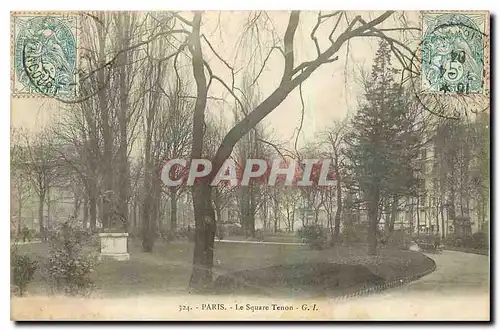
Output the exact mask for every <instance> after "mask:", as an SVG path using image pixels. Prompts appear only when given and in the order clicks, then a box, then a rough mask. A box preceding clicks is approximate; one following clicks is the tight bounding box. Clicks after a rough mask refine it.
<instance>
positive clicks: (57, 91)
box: [11, 12, 78, 97]
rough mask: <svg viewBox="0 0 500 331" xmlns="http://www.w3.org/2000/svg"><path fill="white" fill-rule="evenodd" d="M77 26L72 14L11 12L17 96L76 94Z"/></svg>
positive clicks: (15, 94)
mask: <svg viewBox="0 0 500 331" xmlns="http://www.w3.org/2000/svg"><path fill="white" fill-rule="evenodd" d="M77 26H78V16H77V15H75V14H71V13H63V12H61V13H11V27H12V31H11V33H12V35H11V38H12V40H11V52H12V69H11V70H12V72H11V81H12V86H11V88H12V94H13V96H15V97H55V96H57V97H69V96H71V95H74V93H75V89H76V84H75V80H76V72H77V44H78V37H77V36H78V35H77Z"/></svg>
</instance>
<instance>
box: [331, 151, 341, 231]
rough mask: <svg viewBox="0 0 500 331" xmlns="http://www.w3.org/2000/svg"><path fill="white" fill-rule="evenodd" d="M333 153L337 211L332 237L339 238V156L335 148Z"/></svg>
mask: <svg viewBox="0 0 500 331" xmlns="http://www.w3.org/2000/svg"><path fill="white" fill-rule="evenodd" d="M334 153H335V179H336V180H337V185H336V191H337V210H336V211H335V227H334V230H333V235H334V236H335V237H337V238H338V237H339V235H340V220H341V217H342V207H343V206H342V185H341V182H340V180H341V178H340V169H339V167H340V166H339V155H338V151H337V148H334Z"/></svg>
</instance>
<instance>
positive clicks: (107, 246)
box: [99, 233, 130, 261]
mask: <svg viewBox="0 0 500 331" xmlns="http://www.w3.org/2000/svg"><path fill="white" fill-rule="evenodd" d="M99 237H100V239H101V254H100V255H99V259H101V260H102V259H111V260H117V261H127V260H129V259H130V254H129V253H128V251H127V237H128V233H99Z"/></svg>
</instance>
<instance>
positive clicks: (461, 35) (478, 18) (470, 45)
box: [421, 12, 489, 94]
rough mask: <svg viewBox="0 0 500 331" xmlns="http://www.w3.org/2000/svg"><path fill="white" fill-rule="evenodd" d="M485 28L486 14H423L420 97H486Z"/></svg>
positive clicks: (486, 57)
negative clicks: (469, 95) (471, 95)
mask: <svg viewBox="0 0 500 331" xmlns="http://www.w3.org/2000/svg"><path fill="white" fill-rule="evenodd" d="M488 28H489V13H488V12H423V13H422V43H421V52H422V53H421V55H422V57H421V61H422V63H421V68H422V73H421V79H422V81H421V88H422V89H421V93H432V94H435V93H438V94H447V93H449V94H485V93H487V89H488V86H487V81H488V72H487V71H488V70H487V68H488V66H487V61H488V56H489V54H488V47H487V46H488V45H487V41H488V40H489V37H488Z"/></svg>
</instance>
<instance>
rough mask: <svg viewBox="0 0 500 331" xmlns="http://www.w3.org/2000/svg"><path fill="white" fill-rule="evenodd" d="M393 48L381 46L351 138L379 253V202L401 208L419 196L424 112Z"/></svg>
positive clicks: (371, 239)
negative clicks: (401, 78) (404, 82)
mask: <svg viewBox="0 0 500 331" xmlns="http://www.w3.org/2000/svg"><path fill="white" fill-rule="evenodd" d="M397 73H398V70H397V69H396V68H394V67H393V66H392V64H391V51H390V47H389V45H388V44H387V42H385V41H381V42H380V43H379V48H378V51H377V53H376V55H375V60H374V64H373V67H372V72H371V76H370V77H369V78H368V79H367V82H366V83H365V95H364V100H362V101H361V102H360V105H359V108H358V112H357V114H356V116H355V117H354V118H353V120H352V122H351V125H352V130H351V132H350V133H349V134H348V135H347V137H346V142H347V144H348V146H349V147H348V148H347V150H346V156H347V158H348V159H349V161H350V167H351V168H352V169H351V171H352V173H353V175H354V179H355V180H356V182H357V184H358V185H359V189H360V191H361V193H362V199H363V200H364V202H365V203H366V206H367V209H368V220H369V221H368V223H369V226H368V246H369V254H376V251H377V232H378V221H379V212H380V207H379V206H380V204H381V201H382V198H389V199H391V201H392V204H393V206H395V207H397V203H398V199H399V197H401V196H407V195H414V194H415V188H416V187H417V186H418V185H417V184H418V179H417V176H416V174H417V172H418V170H419V169H418V162H417V160H418V158H419V156H420V149H421V147H422V144H421V140H422V133H423V131H422V129H423V122H422V121H421V120H420V119H419V109H418V107H417V106H416V104H415V103H414V102H412V100H411V98H409V97H408V95H407V94H406V93H405V91H404V88H403V86H401V85H400V84H398V83H396V81H395V76H396V75H397Z"/></svg>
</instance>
